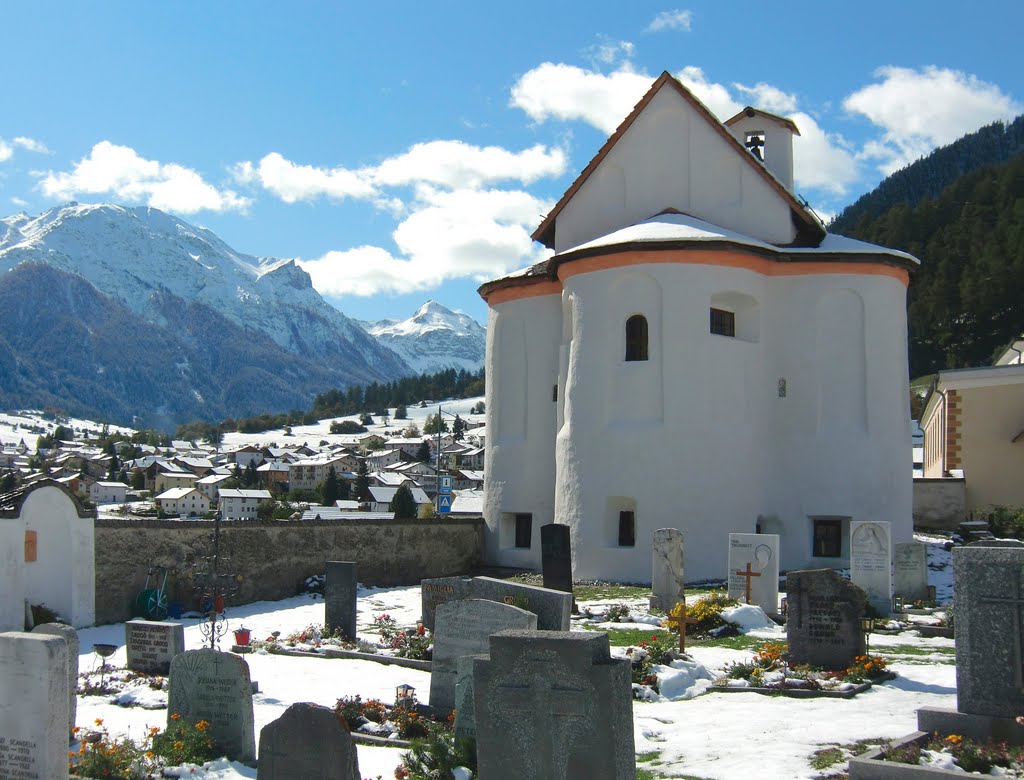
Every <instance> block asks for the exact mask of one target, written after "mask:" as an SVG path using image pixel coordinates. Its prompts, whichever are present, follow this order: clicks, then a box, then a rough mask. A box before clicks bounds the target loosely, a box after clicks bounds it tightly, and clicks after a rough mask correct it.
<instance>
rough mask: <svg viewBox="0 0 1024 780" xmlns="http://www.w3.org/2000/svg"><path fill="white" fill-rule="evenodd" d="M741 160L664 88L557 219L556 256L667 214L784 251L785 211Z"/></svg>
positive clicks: (790, 233) (789, 225) (787, 236)
mask: <svg viewBox="0 0 1024 780" xmlns="http://www.w3.org/2000/svg"><path fill="white" fill-rule="evenodd" d="M652 150H667V152H666V153H663V154H655V153H652ZM744 154H748V153H747V152H744V151H742V150H740V149H737V148H736V146H735V145H734V144H732V143H730V142H728V141H727V140H726V139H724V138H722V137H721V136H720V135H719V134H718V133H717V132H716V131H715V130H714V129H713V128H712V127H711V126H710V125H709V124H708V122H707V120H706V119H705V118H704V117H702V116H701V115H700V114H698V113H697V112H696V110H694V108H693V107H692V106H691V105H690V104H689V103H687V102H686V101H685V100H684V99H683V98H682V97H681V96H680V95H679V94H678V93H677V92H676V91H675V90H674V89H672V88H671V87H663V88H662V89H661V90H659V92H658V93H657V94H656V95H655V96H654V97H653V98H652V100H651V102H650V103H649V104H648V105H647V107H646V109H645V110H644V111H643V112H642V113H641V114H640V115H639V116H638V117H637V118H636V119H635V120H634V122H633V124H632V125H631V126H630V127H629V129H628V130H626V132H625V133H624V134H623V136H622V137H621V138H619V140H618V142H617V143H616V144H615V146H614V147H613V148H612V149H611V151H610V152H609V153H608V155H607V156H606V157H605V158H604V160H602V161H601V163H600V165H599V166H598V167H597V169H596V170H595V171H594V173H593V174H592V175H591V176H590V177H589V178H588V179H587V181H586V182H584V184H583V185H582V186H581V187H580V189H579V190H578V191H577V192H576V194H575V195H574V196H573V198H572V199H571V200H570V201H569V203H567V204H566V205H565V207H564V208H563V209H562V212H561V213H560V214H559V215H558V217H557V220H556V225H555V250H556V251H557V252H563V251H565V250H567V249H570V248H572V247H574V246H578V245H580V244H582V243H584V242H587V241H590V240H592V239H595V238H598V237H599V236H603V235H607V234H608V233H611V232H613V231H615V230H617V229H619V228H622V227H626V226H627V225H632V224H635V223H637V222H640V221H642V220H644V219H647V218H649V217H652V216H654V215H655V214H658V213H660V212H661V211H663V210H664V209H666V208H670V207H671V208H675V209H678V210H679V211H682V212H685V213H687V214H691V215H693V216H695V217H699V218H700V219H703V220H706V221H708V222H710V223H712V224H714V225H721V226H722V227H726V228H729V229H731V230H736V231H738V232H740V233H743V234H745V235H749V236H752V237H754V238H758V239H760V240H762V241H767V242H769V243H774V244H788V243H790V242H791V241H792V240H793V238H794V237H795V231H794V228H793V222H792V217H791V212H790V206H789V204H788V203H787V202H786V201H785V200H784V199H783V198H782V196H781V195H780V194H779V193H778V192H777V191H776V190H775V189H774V188H772V186H771V185H769V184H768V183H767V182H766V181H765V179H764V178H763V177H762V176H761V175H760V174H759V173H758V172H757V171H756V170H755V169H754V167H753V166H751V165H750V164H749V163H748V162H747V160H745V159H743V155H744Z"/></svg>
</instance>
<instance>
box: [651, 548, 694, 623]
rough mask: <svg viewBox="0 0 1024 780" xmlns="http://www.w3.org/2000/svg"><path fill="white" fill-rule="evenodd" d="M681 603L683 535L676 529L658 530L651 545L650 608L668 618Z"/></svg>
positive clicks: (683, 598)
mask: <svg viewBox="0 0 1024 780" xmlns="http://www.w3.org/2000/svg"><path fill="white" fill-rule="evenodd" d="M685 600H686V591H685V588H684V584H683V532H682V531H680V530H679V529H678V528H659V529H657V530H656V531H655V532H654V539H653V541H652V542H651V601H650V606H651V608H652V609H660V610H661V611H662V612H664V613H665V614H668V613H669V612H671V611H672V607H674V606H675V605H676V604H678V603H680V602H683V601H685Z"/></svg>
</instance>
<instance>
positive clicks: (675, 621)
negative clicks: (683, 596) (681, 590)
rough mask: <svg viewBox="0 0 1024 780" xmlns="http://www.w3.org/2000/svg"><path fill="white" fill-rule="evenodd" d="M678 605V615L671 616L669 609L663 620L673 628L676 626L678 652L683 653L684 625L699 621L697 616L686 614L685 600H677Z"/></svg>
mask: <svg viewBox="0 0 1024 780" xmlns="http://www.w3.org/2000/svg"><path fill="white" fill-rule="evenodd" d="M679 607H680V610H679V617H672V611H671V610H670V611H669V614H668V617H667V618H665V622H666V623H668V624H669V625H670V626H672V627H673V628H676V629H678V630H679V652H680V653H685V652H686V627H687V626H695V625H697V623H699V622H700V621H698V620H697V618H692V617H689V616H687V614H686V602H685V601H680V602H679Z"/></svg>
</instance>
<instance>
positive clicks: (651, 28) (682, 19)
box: [647, 10, 693, 32]
mask: <svg viewBox="0 0 1024 780" xmlns="http://www.w3.org/2000/svg"><path fill="white" fill-rule="evenodd" d="M692 24H693V11H681V10H675V11H662V12H661V13H660V14H658V15H657V16H655V17H654V19H652V20H651V23H650V24H649V25H647V32H662V31H664V30H681V31H682V32H690V29H691V25H692Z"/></svg>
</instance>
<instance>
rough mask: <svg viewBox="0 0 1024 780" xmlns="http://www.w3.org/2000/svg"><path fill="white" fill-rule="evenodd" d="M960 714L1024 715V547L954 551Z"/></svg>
mask: <svg viewBox="0 0 1024 780" xmlns="http://www.w3.org/2000/svg"><path fill="white" fill-rule="evenodd" d="M953 591H954V593H956V599H955V601H954V613H955V614H954V617H955V622H954V625H955V626H956V700H957V709H958V710H959V711H960V712H967V713H971V714H974V715H993V716H996V717H1016V716H1017V715H1021V714H1024V683H1022V679H1024V547H1001V546H1000V547H994V546H987V545H969V546H967V547H955V548H953Z"/></svg>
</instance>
